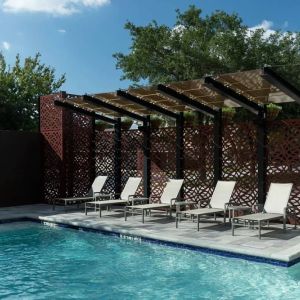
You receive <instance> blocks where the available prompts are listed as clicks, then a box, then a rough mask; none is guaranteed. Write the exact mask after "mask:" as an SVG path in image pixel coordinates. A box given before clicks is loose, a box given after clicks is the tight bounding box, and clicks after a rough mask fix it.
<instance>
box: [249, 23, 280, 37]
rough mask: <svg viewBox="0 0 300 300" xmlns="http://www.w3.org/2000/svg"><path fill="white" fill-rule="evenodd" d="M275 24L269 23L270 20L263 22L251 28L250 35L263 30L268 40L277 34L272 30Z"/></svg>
mask: <svg viewBox="0 0 300 300" xmlns="http://www.w3.org/2000/svg"><path fill="white" fill-rule="evenodd" d="M273 25H274V24H273V22H271V21H268V20H263V21H262V22H261V23H260V24H258V25H256V26H253V27H250V28H249V29H248V30H249V35H250V34H251V33H253V32H254V31H255V30H257V29H263V30H264V31H265V32H264V38H268V37H269V36H270V35H271V34H273V33H275V30H273V29H271V28H272V27H273Z"/></svg>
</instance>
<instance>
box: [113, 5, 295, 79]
mask: <svg viewBox="0 0 300 300" xmlns="http://www.w3.org/2000/svg"><path fill="white" fill-rule="evenodd" d="M201 14H202V12H201V9H199V8H197V7H195V6H190V7H189V9H188V10H187V11H185V12H183V13H182V12H180V11H179V10H177V20H176V23H175V25H174V27H168V26H166V25H158V24H157V22H155V21H152V22H151V23H150V24H149V25H147V26H136V25H134V24H133V23H131V22H127V23H126V24H125V29H127V30H129V33H130V35H131V38H132V45H131V48H130V50H131V51H130V53H129V54H123V53H115V54H114V57H115V58H116V61H117V63H116V67H117V68H118V69H122V71H123V76H122V79H129V80H131V81H133V83H134V84H135V85H138V84H139V83H140V82H141V80H146V81H148V82H149V84H157V83H166V82H172V81H179V80H189V79H197V78H201V77H203V76H205V75H207V74H213V73H224V72H235V71H239V70H249V69H255V68H260V67H263V66H264V65H266V64H267V65H278V64H279V65H282V64H298V63H299V62H300V34H299V33H291V32H281V31H276V32H274V33H272V34H270V35H267V34H266V31H265V30H263V29H256V30H252V31H251V30H250V29H249V28H248V27H247V26H245V25H244V24H243V22H242V19H241V18H240V17H239V16H238V15H237V14H231V15H230V14H227V13H225V12H223V11H216V12H214V13H212V14H211V15H209V16H205V17H203V16H202V15H201Z"/></svg>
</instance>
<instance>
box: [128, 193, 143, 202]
mask: <svg viewBox="0 0 300 300" xmlns="http://www.w3.org/2000/svg"><path fill="white" fill-rule="evenodd" d="M135 197H142V196H141V195H136V194H134V195H129V196H128V201H129V200H130V199H133V198H135Z"/></svg>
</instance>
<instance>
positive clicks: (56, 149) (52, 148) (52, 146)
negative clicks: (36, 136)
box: [40, 94, 65, 201]
mask: <svg viewBox="0 0 300 300" xmlns="http://www.w3.org/2000/svg"><path fill="white" fill-rule="evenodd" d="M61 97H62V94H53V95H47V96H43V97H41V98H40V131H41V134H42V136H43V169H44V175H43V184H44V187H43V189H44V193H43V194H44V198H45V200H46V201H49V200H51V199H53V198H56V197H59V196H61V195H63V194H64V193H65V184H64V181H63V178H64V165H63V154H64V153H63V120H64V113H65V112H64V111H63V110H62V109H61V108H58V107H56V106H55V105H54V99H59V98H61Z"/></svg>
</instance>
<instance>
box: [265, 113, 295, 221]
mask: <svg viewBox="0 0 300 300" xmlns="http://www.w3.org/2000/svg"><path fill="white" fill-rule="evenodd" d="M267 148H268V164H267V188H269V185H270V183H271V182H281V183H285V182H292V183H293V190H292V194H291V197H290V204H292V205H294V206H296V207H297V216H298V220H299V218H300V120H298V119H295V120H280V121H274V122H270V123H269V124H268V147H267Z"/></svg>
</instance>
